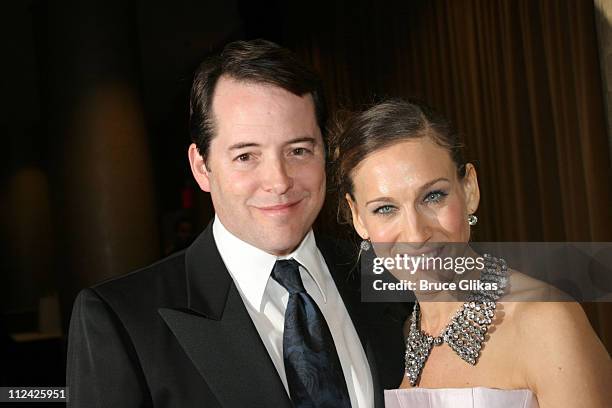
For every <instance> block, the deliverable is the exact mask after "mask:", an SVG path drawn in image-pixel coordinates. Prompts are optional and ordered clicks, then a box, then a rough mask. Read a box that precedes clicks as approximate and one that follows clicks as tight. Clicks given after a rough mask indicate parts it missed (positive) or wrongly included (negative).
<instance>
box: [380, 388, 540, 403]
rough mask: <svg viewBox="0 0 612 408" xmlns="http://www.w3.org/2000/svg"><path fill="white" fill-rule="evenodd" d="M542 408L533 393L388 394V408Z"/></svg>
mask: <svg viewBox="0 0 612 408" xmlns="http://www.w3.org/2000/svg"><path fill="white" fill-rule="evenodd" d="M485 407H486V408H491V407H494V408H538V407H539V405H538V400H537V399H536V396H535V395H534V394H533V392H531V390H527V389H521V390H500V389H496V388H485V387H475V388H407V389H397V390H385V408H485Z"/></svg>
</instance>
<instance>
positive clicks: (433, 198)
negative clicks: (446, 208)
mask: <svg viewBox="0 0 612 408" xmlns="http://www.w3.org/2000/svg"><path fill="white" fill-rule="evenodd" d="M447 195H448V194H447V193H445V192H444V191H439V190H438V191H432V192H431V193H428V194H427V195H426V196H425V200H424V201H425V202H426V203H434V204H435V203H439V202H440V201H442V200H443V199H444V197H446V196H447Z"/></svg>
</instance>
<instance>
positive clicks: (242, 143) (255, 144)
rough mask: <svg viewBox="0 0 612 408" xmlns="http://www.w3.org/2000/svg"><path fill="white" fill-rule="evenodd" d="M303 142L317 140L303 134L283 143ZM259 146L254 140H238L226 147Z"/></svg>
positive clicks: (234, 148) (235, 148)
mask: <svg viewBox="0 0 612 408" xmlns="http://www.w3.org/2000/svg"><path fill="white" fill-rule="evenodd" d="M305 142H306V143H312V144H313V145H314V144H316V143H317V140H316V139H315V138H314V137H310V136H303V137H297V138H295V139H291V140H288V141H287V142H286V143H285V144H286V145H290V144H294V143H305ZM259 146H261V145H260V144H259V143H255V142H239V143H235V144H233V145H231V146H230V147H229V148H228V149H229V150H239V149H244V148H245V147H259Z"/></svg>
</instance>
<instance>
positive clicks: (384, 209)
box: [374, 205, 395, 215]
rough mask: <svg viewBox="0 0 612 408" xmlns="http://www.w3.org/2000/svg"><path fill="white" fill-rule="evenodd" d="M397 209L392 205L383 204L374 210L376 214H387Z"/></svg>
mask: <svg viewBox="0 0 612 408" xmlns="http://www.w3.org/2000/svg"><path fill="white" fill-rule="evenodd" d="M394 210H395V207H393V206H392V205H383V206H380V207H378V208H377V209H375V210H374V213H375V214H381V215H387V214H391V213H392V212H393V211H394Z"/></svg>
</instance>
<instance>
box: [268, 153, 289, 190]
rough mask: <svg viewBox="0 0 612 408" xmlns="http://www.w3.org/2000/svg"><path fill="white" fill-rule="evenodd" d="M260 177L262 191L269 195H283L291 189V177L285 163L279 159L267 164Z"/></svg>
mask: <svg viewBox="0 0 612 408" xmlns="http://www.w3.org/2000/svg"><path fill="white" fill-rule="evenodd" d="M262 176H263V177H262V178H263V180H262V186H263V189H264V190H266V191H269V192H271V193H274V194H277V195H281V194H285V193H286V192H287V191H288V190H289V189H291V187H293V177H291V175H290V174H289V172H288V169H287V165H286V163H285V162H284V161H283V160H281V159H274V160H271V161H270V162H269V163H267V165H266V167H265V171H264V173H263V175H262Z"/></svg>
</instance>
